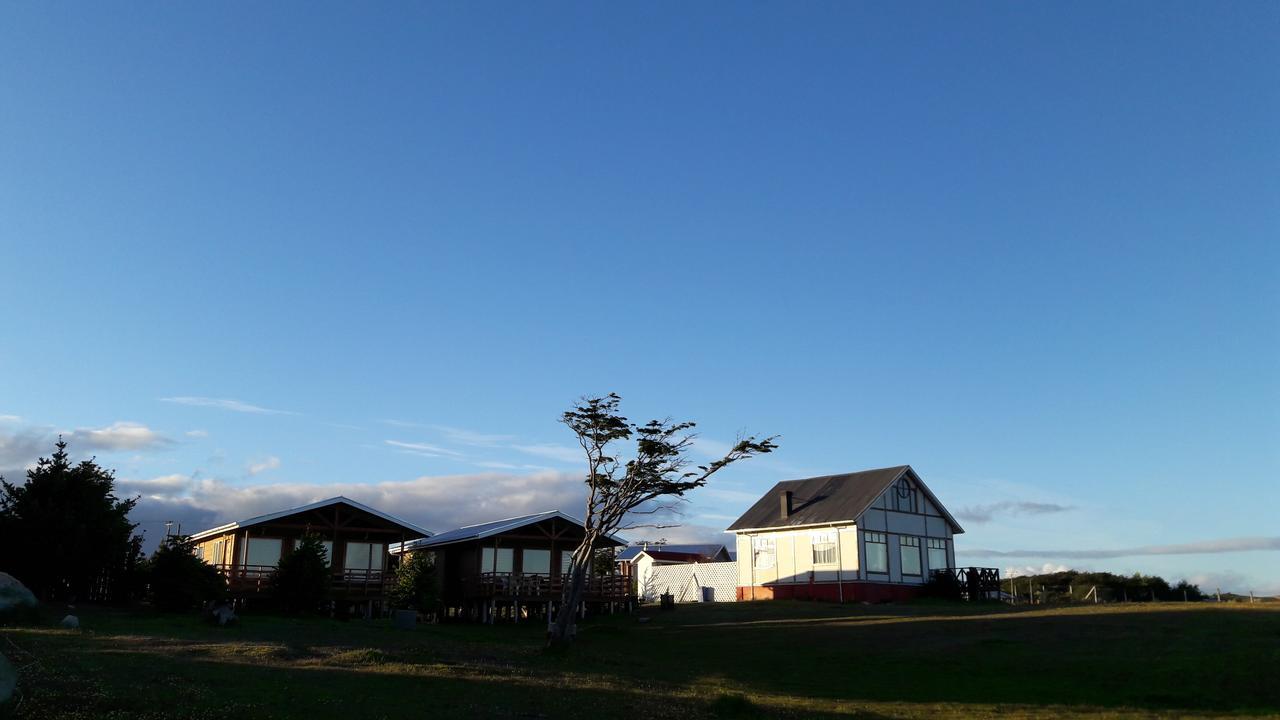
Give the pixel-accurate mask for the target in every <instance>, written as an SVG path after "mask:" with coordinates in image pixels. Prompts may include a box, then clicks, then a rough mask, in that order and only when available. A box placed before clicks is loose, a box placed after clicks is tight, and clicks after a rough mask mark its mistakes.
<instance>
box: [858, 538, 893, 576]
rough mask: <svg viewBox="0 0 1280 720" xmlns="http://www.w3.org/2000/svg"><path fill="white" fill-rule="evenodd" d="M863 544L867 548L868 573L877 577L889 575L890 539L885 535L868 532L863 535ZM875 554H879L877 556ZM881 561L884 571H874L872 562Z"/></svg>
mask: <svg viewBox="0 0 1280 720" xmlns="http://www.w3.org/2000/svg"><path fill="white" fill-rule="evenodd" d="M862 541H863V544H864V545H865V546H866V548H867V572H868V573H875V574H877V575H888V574H889V538H888V537H887V536H886V535H885V534H884V533H878V532H868V533H863V535H862ZM873 546H874V547H873ZM875 553H879V555H878V556H877V555H876V554H875ZM873 559H879V560H880V562H881V563H882V566H883V568H882V569H879V570H877V569H873V567H872V560H873Z"/></svg>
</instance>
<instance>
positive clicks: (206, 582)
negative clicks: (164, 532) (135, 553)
mask: <svg viewBox="0 0 1280 720" xmlns="http://www.w3.org/2000/svg"><path fill="white" fill-rule="evenodd" d="M194 549H195V547H194V543H192V542H191V539H190V538H188V537H187V536H185V535H171V536H169V537H167V538H165V540H164V542H163V543H161V545H160V547H158V548H156V551H155V553H154V554H153V555H152V556H151V563H150V568H149V572H148V573H147V575H148V578H149V579H150V581H151V582H150V585H151V601H152V603H154V604H155V606H156V607H157V608H159V609H160V610H168V611H171V612H180V611H183V610H190V609H191V608H193V607H199V606H200V605H202V604H203V603H205V602H207V601H209V600H217V599H219V598H220V597H222V596H223V595H224V594H225V593H226V590H227V583H226V581H225V580H224V579H223V578H222V575H220V574H219V573H218V570H217V568H215V567H214V566H212V565H210V564H209V563H207V562H205V561H204V560H202V559H201V558H198V557H196V555H195V552H194Z"/></svg>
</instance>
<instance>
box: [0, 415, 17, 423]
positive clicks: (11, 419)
mask: <svg viewBox="0 0 1280 720" xmlns="http://www.w3.org/2000/svg"><path fill="white" fill-rule="evenodd" d="M0 422H3V423H16V422H22V418H21V417H19V416H17V415H0Z"/></svg>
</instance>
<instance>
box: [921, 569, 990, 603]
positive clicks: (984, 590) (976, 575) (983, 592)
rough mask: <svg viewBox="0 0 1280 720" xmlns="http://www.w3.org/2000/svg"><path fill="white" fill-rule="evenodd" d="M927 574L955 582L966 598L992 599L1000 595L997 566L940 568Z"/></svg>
mask: <svg viewBox="0 0 1280 720" xmlns="http://www.w3.org/2000/svg"><path fill="white" fill-rule="evenodd" d="M929 574H930V576H932V577H934V578H946V579H948V581H949V582H953V583H955V585H956V586H958V588H959V590H960V592H961V594H962V595H963V597H964V598H965V599H967V600H983V599H987V600H994V599H997V598H999V597H1000V570H999V568H984V567H956V568H942V569H938V570H934V571H932V572H931V573H929Z"/></svg>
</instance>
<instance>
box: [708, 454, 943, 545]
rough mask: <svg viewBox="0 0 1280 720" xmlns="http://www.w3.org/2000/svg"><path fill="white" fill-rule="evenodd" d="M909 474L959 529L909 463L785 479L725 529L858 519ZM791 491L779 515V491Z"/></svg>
mask: <svg viewBox="0 0 1280 720" xmlns="http://www.w3.org/2000/svg"><path fill="white" fill-rule="evenodd" d="M908 474H909V475H910V476H911V479H912V481H914V482H915V483H916V484H917V485H918V486H919V487H920V489H921V490H923V491H924V493H925V495H926V496H928V498H929V500H930V502H932V503H933V504H934V506H935V507H937V508H938V512H940V513H942V515H943V517H945V518H946V519H947V521H948V522H950V523H951V526H952V528H953V532H956V533H962V532H964V529H963V528H961V527H960V523H957V522H956V519H955V518H954V517H952V516H951V513H949V512H947V509H946V508H945V507H943V506H942V503H941V502H938V498H937V496H935V495H934V494H933V492H932V491H931V490H929V488H928V486H926V485H925V484H924V481H923V480H921V479H920V476H919V475H917V474H916V472H915V471H914V470H912V469H911V466H910V465H897V466H895V467H887V468H878V469H875V470H861V471H859V472H852V473H844V474H841V475H822V476H820V477H812V478H805V479H802V480H784V481H782V482H780V483H778V484H776V485H774V486H773V487H772V488H770V490H769V492H766V493H765V494H764V496H763V497H761V498H760V499H759V500H757V501H756V504H754V505H752V506H751V508H750V509H748V510H747V511H746V512H745V513H743V514H742V517H740V518H738V519H737V520H736V521H734V523H733V524H732V525H730V526H729V527H728V529H727V532H740V531H743V530H766V529H774V528H788V527H803V526H807V525H830V524H833V523H839V522H853V521H855V520H857V519H858V517H859V516H861V515H862V513H863V512H865V511H866V510H867V509H868V508H870V507H871V504H872V503H874V502H875V501H876V498H878V497H880V494H881V493H883V492H884V491H885V490H887V489H888V488H889V486H891V485H893V483H895V482H897V481H898V478H900V477H903V476H904V475H908ZM788 490H790V491H791V494H792V495H791V503H792V505H791V513H790V515H789V516H788V517H786V518H783V517H782V509H781V507H782V505H781V498H782V493H784V492H786V491H788Z"/></svg>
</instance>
